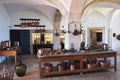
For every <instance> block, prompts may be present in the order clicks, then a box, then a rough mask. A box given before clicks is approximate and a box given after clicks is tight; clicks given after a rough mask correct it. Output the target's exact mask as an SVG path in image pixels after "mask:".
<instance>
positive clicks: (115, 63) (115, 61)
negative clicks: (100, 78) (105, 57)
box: [114, 54, 117, 71]
mask: <svg viewBox="0 0 120 80" xmlns="http://www.w3.org/2000/svg"><path fill="white" fill-rule="evenodd" d="M114 70H115V71H116V70H117V57H116V54H115V55H114Z"/></svg>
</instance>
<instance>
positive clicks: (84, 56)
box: [39, 51, 117, 77]
mask: <svg viewBox="0 0 120 80" xmlns="http://www.w3.org/2000/svg"><path fill="white" fill-rule="evenodd" d="M107 57H112V58H114V64H113V65H110V67H108V68H114V70H115V71H116V69H117V58H116V52H115V51H102V52H87V53H82V54H81V53H70V54H69V53H67V54H63V55H48V56H41V57H40V58H39V70H40V76H41V77H44V76H53V75H61V74H70V73H79V72H80V73H82V72H86V71H95V70H104V69H108V68H102V67H97V68H95V69H87V68H83V64H84V63H83V60H85V59H92V58H103V59H105V58H107ZM64 60H79V61H80V69H76V70H72V71H71V70H64V71H52V72H48V73H45V72H43V68H42V65H43V64H44V63H46V62H57V61H64Z"/></svg>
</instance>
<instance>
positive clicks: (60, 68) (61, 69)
mask: <svg viewBox="0 0 120 80" xmlns="http://www.w3.org/2000/svg"><path fill="white" fill-rule="evenodd" d="M57 69H58V71H63V70H65V66H64V65H62V64H58V65H57Z"/></svg>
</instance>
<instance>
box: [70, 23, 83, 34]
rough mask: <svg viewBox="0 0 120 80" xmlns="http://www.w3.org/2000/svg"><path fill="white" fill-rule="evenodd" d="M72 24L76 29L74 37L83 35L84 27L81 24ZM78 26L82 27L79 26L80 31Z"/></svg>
mask: <svg viewBox="0 0 120 80" xmlns="http://www.w3.org/2000/svg"><path fill="white" fill-rule="evenodd" d="M71 24H74V25H75V26H74V27H75V29H74V31H73V33H72V34H73V35H75V36H76V35H80V34H82V31H83V30H82V28H83V26H82V25H81V23H77V22H73V23H71ZM77 24H78V25H80V26H79V28H80V29H79V30H78V29H77Z"/></svg>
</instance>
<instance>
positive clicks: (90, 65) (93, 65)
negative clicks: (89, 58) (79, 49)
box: [87, 64, 97, 69]
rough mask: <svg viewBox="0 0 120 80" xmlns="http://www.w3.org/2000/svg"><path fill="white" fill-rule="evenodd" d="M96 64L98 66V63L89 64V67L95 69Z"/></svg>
mask: <svg viewBox="0 0 120 80" xmlns="http://www.w3.org/2000/svg"><path fill="white" fill-rule="evenodd" d="M96 66H97V65H96V64H87V68H88V69H95V68H96Z"/></svg>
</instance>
